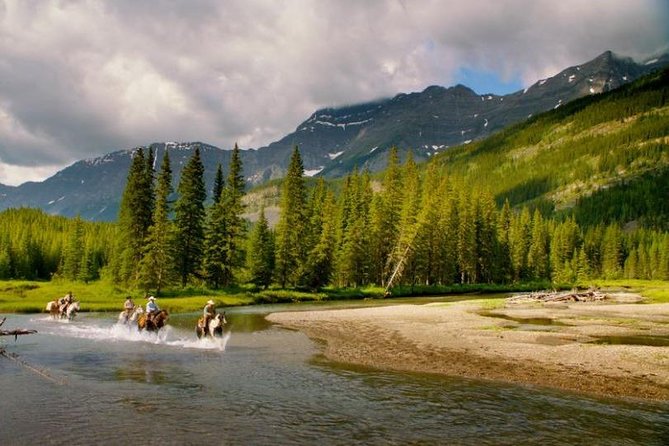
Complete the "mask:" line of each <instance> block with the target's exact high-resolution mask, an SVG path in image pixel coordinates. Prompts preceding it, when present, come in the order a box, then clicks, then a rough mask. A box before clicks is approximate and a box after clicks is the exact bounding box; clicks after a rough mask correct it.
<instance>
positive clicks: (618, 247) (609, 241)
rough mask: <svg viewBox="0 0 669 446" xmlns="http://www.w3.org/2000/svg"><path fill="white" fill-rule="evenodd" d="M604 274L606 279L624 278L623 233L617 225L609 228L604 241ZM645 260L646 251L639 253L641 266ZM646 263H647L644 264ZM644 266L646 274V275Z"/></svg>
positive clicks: (605, 232)
mask: <svg viewBox="0 0 669 446" xmlns="http://www.w3.org/2000/svg"><path fill="white" fill-rule="evenodd" d="M602 244H603V247H602V274H603V275H604V278H606V279H618V278H620V277H621V276H622V264H623V263H622V259H623V256H622V232H621V230H620V228H619V227H617V226H615V225H611V226H608V227H607V228H606V230H605V231H604V239H603V240H602ZM644 258H645V250H640V252H639V266H640V267H641V263H642V261H643V260H644ZM643 263H646V262H643ZM645 266H646V265H644V273H645Z"/></svg>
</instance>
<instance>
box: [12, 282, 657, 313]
mask: <svg viewBox="0 0 669 446" xmlns="http://www.w3.org/2000/svg"><path fill="white" fill-rule="evenodd" d="M578 286H579V287H580V288H589V287H599V288H601V289H603V290H611V291H627V292H632V293H638V294H641V295H642V296H643V297H645V298H646V299H647V302H649V303H669V281H650V280H599V281H591V282H588V283H580V284H578ZM570 287H571V286H567V285H564V286H559V287H556V286H555V285H552V286H551V285H550V284H547V283H534V284H516V285H466V286H464V285H459V286H450V287H425V286H416V287H398V288H395V289H393V290H392V291H393V292H392V295H393V296H394V297H400V296H426V295H435V296H437V295H448V294H469V293H472V294H486V293H493V294H495V293H501V292H527V291H534V290H540V289H551V288H559V289H568V288H570ZM70 291H71V292H72V293H73V294H74V296H75V298H76V299H77V300H79V302H80V304H81V310H82V311H112V312H116V311H121V310H122V309H123V302H124V301H125V298H126V296H132V298H133V299H134V301H135V303H136V304H141V305H144V304H146V300H145V298H144V293H143V292H140V291H136V290H128V289H124V288H121V287H118V286H115V285H114V284H110V283H108V282H105V281H97V282H91V283H87V284H86V283H81V282H68V281H63V280H54V281H51V282H38V281H18V280H16V281H14V280H9V281H0V313H43V312H46V305H47V303H48V302H50V301H52V300H55V299H57V298H59V297H62V296H64V295H65V294H67V293H68V292H70ZM383 294H384V289H383V288H381V287H368V288H354V289H340V288H325V289H323V290H320V291H319V292H309V291H300V290H285V289H268V290H259V289H257V288H254V287H251V286H247V287H232V288H227V289H222V290H210V289H207V288H198V287H187V288H179V289H170V290H167V291H165V292H163V293H161V295H160V296H157V297H158V304H159V305H160V307H161V308H163V309H165V310H167V311H168V312H170V313H188V312H194V311H200V310H201V309H202V307H203V306H204V304H205V302H206V301H207V300H209V299H212V300H213V301H214V302H216V306H217V307H219V308H220V307H229V306H239V305H253V304H269V303H291V302H310V301H324V300H348V299H370V298H371V299H376V298H382V297H383Z"/></svg>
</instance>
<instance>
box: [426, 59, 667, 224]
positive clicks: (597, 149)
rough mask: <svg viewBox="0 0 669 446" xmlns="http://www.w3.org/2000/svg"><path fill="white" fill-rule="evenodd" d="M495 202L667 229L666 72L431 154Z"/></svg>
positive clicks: (583, 218)
mask: <svg viewBox="0 0 669 446" xmlns="http://www.w3.org/2000/svg"><path fill="white" fill-rule="evenodd" d="M435 161H436V162H439V163H440V164H441V165H442V166H443V168H444V169H445V171H446V172H447V173H449V174H450V175H456V176H460V177H462V178H463V179H464V181H467V182H475V183H476V184H479V185H482V186H484V187H486V188H487V189H489V190H491V191H492V192H493V193H494V194H495V196H496V197H497V199H498V201H500V202H502V201H504V200H509V202H510V203H511V204H512V205H531V206H536V207H539V208H540V209H542V210H544V212H546V213H549V212H552V211H555V212H557V213H559V214H567V215H569V214H573V215H575V216H576V217H577V219H578V220H579V221H580V222H582V223H586V224H596V223H609V222H612V221H618V222H621V223H624V224H627V223H631V222H637V223H639V222H640V223H643V224H649V225H652V226H663V227H667V223H666V222H667V221H669V220H668V219H669V202H667V195H666V194H667V191H669V69H667V70H664V71H661V72H658V73H656V74H652V75H649V76H647V77H644V78H642V79H640V80H638V81H637V82H635V83H633V84H631V85H626V86H624V87H622V88H620V89H618V90H615V91H612V92H609V93H605V94H601V95H596V96H591V97H587V98H582V99H579V100H577V101H574V102H572V103H570V104H567V105H565V106H564V107H560V108H559V109H557V110H554V111H552V112H549V113H546V114H544V115H540V116H537V117H535V118H533V119H530V120H528V121H527V122H525V123H522V124H518V125H516V126H514V127H511V128H509V129H506V130H503V131H502V132H499V133H497V134H495V135H494V136H491V137H490V138H488V139H486V140H484V141H481V142H477V143H472V144H470V145H467V146H461V147H458V148H454V149H452V150H450V151H448V152H446V153H444V154H442V155H440V156H438V157H436V158H435Z"/></svg>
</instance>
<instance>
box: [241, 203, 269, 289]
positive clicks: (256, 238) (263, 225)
mask: <svg viewBox="0 0 669 446" xmlns="http://www.w3.org/2000/svg"><path fill="white" fill-rule="evenodd" d="M246 267H247V268H248V272H249V276H250V282H251V283H253V284H255V285H257V286H261V287H263V288H267V287H268V286H269V285H270V284H271V283H272V277H273V275H274V236H273V234H272V231H271V230H270V228H269V224H268V222H267V218H266V217H265V208H264V207H263V208H261V209H260V217H259V218H258V221H257V222H256V224H255V226H254V227H253V230H252V231H251V235H250V237H249V246H248V250H247V252H246Z"/></svg>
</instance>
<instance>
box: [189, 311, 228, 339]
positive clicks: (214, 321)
mask: <svg viewBox="0 0 669 446" xmlns="http://www.w3.org/2000/svg"><path fill="white" fill-rule="evenodd" d="M227 322H228V321H227V320H226V319H225V311H224V312H223V313H216V316H214V317H212V318H211V319H209V326H208V327H205V326H204V316H203V317H201V318H200V319H198V320H197V325H196V326H195V333H196V334H197V337H198V339H199V338H201V337H202V336H210V337H212V338H213V337H214V336H223V325H225V324H226V323H227Z"/></svg>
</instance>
